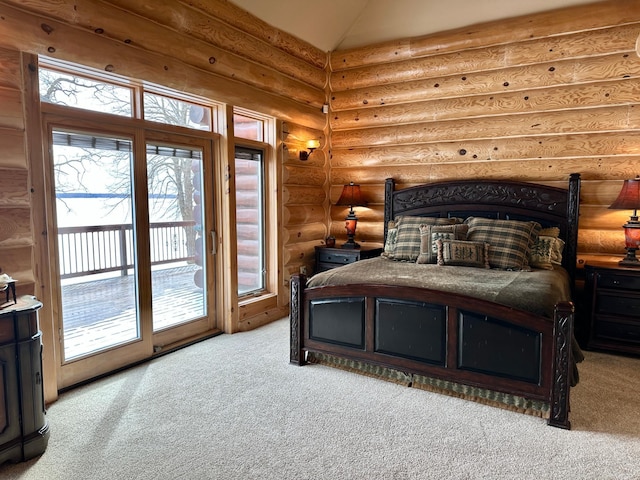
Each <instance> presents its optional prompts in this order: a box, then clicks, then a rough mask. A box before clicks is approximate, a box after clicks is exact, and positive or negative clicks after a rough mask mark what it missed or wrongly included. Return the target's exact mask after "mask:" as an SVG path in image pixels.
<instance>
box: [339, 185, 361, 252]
mask: <svg viewBox="0 0 640 480" xmlns="http://www.w3.org/2000/svg"><path fill="white" fill-rule="evenodd" d="M336 205H348V206H349V207H350V208H349V214H348V215H347V218H346V219H345V220H346V223H345V228H346V229H347V242H346V243H345V244H344V245H342V248H359V247H360V245H358V244H357V243H356V242H355V240H354V237H355V235H356V226H357V225H358V217H356V214H355V212H354V211H353V207H364V206H366V205H367V202H365V201H364V198H363V197H362V191H361V190H360V185H356V184H354V183H353V182H349V185H345V186H344V187H343V188H342V193H341V194H340V198H339V199H338V201H337V202H336Z"/></svg>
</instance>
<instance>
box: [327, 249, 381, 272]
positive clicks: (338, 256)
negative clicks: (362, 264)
mask: <svg viewBox="0 0 640 480" xmlns="http://www.w3.org/2000/svg"><path fill="white" fill-rule="evenodd" d="M381 253H382V248H370V247H361V248H357V249H355V248H354V249H348V248H339V247H336V248H334V247H323V246H318V247H316V273H318V272H324V271H325V270H331V269H332V268H336V267H340V266H342V265H346V264H348V263H353V262H357V261H358V260H364V259H365V258H373V257H377V256H379V255H380V254H381Z"/></svg>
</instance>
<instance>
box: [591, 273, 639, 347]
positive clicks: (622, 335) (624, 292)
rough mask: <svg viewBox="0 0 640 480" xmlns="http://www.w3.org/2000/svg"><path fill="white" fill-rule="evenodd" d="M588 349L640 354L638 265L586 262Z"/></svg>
mask: <svg viewBox="0 0 640 480" xmlns="http://www.w3.org/2000/svg"><path fill="white" fill-rule="evenodd" d="M584 270H585V277H586V278H585V299H586V305H585V308H586V310H587V312H589V322H588V325H587V332H585V333H587V342H586V346H587V348H593V349H598V350H609V351H614V352H620V353H632V354H635V355H640V268H633V267H621V266H619V265H618V264H617V263H615V262H588V263H587V264H586V265H585V267H584Z"/></svg>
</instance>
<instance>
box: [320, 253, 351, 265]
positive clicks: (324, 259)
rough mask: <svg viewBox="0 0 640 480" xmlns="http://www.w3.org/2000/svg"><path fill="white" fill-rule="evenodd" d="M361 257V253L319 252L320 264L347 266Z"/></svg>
mask: <svg viewBox="0 0 640 480" xmlns="http://www.w3.org/2000/svg"><path fill="white" fill-rule="evenodd" d="M359 256H360V255H359V252H349V251H345V252H339V251H335V250H325V249H321V250H320V251H319V252H318V262H319V263H333V264H341V265H346V264H347V263H353V262H355V261H357V260H358V258H359Z"/></svg>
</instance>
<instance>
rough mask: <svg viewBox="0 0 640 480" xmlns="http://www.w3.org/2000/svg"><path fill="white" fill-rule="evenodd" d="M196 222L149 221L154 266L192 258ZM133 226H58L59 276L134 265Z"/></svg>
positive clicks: (125, 267) (77, 274)
mask: <svg viewBox="0 0 640 480" xmlns="http://www.w3.org/2000/svg"><path fill="white" fill-rule="evenodd" d="M194 227H195V222H194V221H185V222H161V223H151V224H149V228H150V232H149V237H150V239H151V242H150V243H151V265H160V264H164V263H174V262H179V261H192V260H193V259H194V243H193V239H194V238H195V234H194V233H195V232H194ZM133 245H134V243H133V227H132V225H131V224H123V225H94V226H86V227H64V228H58V252H59V258H60V278H72V277H81V276H85V275H93V274H97V273H106V272H114V271H119V272H121V274H122V275H127V273H128V271H129V270H130V269H132V268H133V259H134V252H133Z"/></svg>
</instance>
